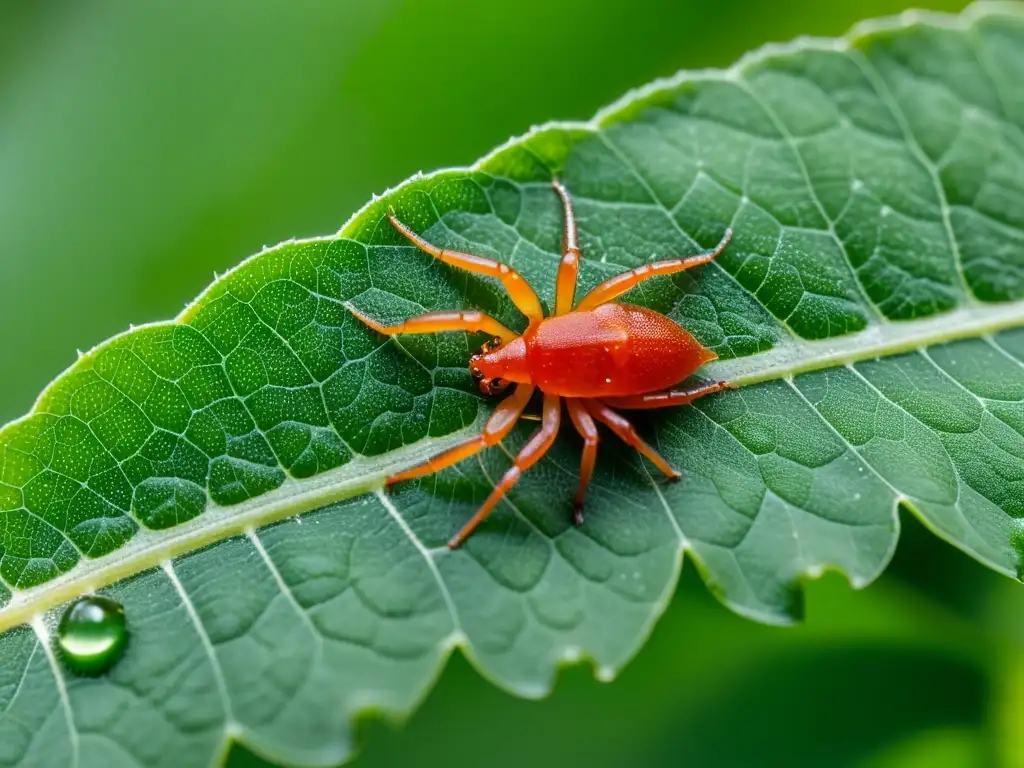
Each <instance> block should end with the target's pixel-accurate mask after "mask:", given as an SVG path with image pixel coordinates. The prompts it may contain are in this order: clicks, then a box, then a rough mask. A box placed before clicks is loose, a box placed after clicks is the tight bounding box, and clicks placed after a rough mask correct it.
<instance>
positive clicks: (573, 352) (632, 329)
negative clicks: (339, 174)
mask: <svg viewBox="0 0 1024 768" xmlns="http://www.w3.org/2000/svg"><path fill="white" fill-rule="evenodd" d="M552 186H553V187H554V190H555V192H556V193H557V194H558V197H559V198H560V200H561V203H562V207H563V209H564V216H565V226H564V230H563V246H562V260H561V262H560V264H559V267H558V277H557V278H556V282H555V312H554V314H553V315H552V316H550V317H544V312H543V310H542V309H541V305H540V300H539V299H538V298H537V294H536V293H535V292H534V290H533V288H531V287H530V284H529V283H527V282H526V280H524V279H523V277H522V276H521V275H520V274H519V273H518V272H516V271H515V270H514V269H512V268H511V267H509V266H507V265H505V264H502V263H500V262H497V261H494V260H492V259H488V258H484V257H482V256H474V255H472V254H469V253H459V252H458V251H450V250H448V249H446V248H438V247H437V246H435V245H431V244H430V243H428V242H426V241H425V240H424V239H423V238H421V237H420V236H419V235H417V234H416V233H415V232H413V231H412V230H410V229H409V228H408V227H407V226H406V225H405V224H403V223H402V222H400V221H399V220H398V219H397V218H396V217H395V213H394V210H393V209H390V208H389V209H388V219H390V221H391V223H392V224H393V225H394V226H395V228H396V229H397V230H398V231H399V232H401V233H402V235H404V236H405V237H406V238H407V239H409V240H410V241H411V242H412V243H413V244H414V245H416V246H417V247H418V248H420V249H421V250H423V251H425V252H426V253H429V254H430V255H431V256H434V257H435V258H438V259H440V260H441V261H443V262H444V263H446V264H450V265H451V266H453V267H460V268H462V269H465V270H467V271H469V272H473V273H475V274H478V275H485V276H487V277H495V278H497V279H498V280H500V281H501V283H502V284H503V285H504V287H505V290H506V291H507V292H508V295H509V298H511V299H512V301H513V303H515V305H516V307H518V308H519V311H520V312H522V313H523V314H524V315H526V317H527V318H528V319H529V321H530V322H529V326H528V327H527V329H526V331H525V332H524V333H523V334H522V335H521V336H520V335H518V334H516V333H515V332H513V331H511V330H510V329H508V328H506V327H505V326H504V325H502V324H501V323H499V322H498V321H497V320H495V319H494V318H492V317H489V316H487V315H485V314H483V313H482V312H474V311H466V312H430V313H427V314H425V315H420V316H418V317H413V318H410V319H409V320H406V321H405V322H402V323H399V324H398V325H391V326H384V325H381V324H380V323H378V322H376V321H374V320H372V319H370V318H369V317H366V316H365V315H363V314H362V313H361V312H359V311H358V310H356V309H355V308H354V307H353V306H352V305H351V304H348V303H346V307H347V308H348V310H349V311H350V312H352V314H353V315H355V316H356V317H357V318H359V320H361V321H362V322H363V323H365V324H366V325H368V326H369V327H370V328H372V329H374V330H375V331H377V332H379V333H383V334H385V335H387V336H392V335H394V334H397V333H436V332H439V331H467V332H484V333H488V334H493V335H494V340H493V341H490V342H487V343H486V344H484V345H483V347H482V348H481V350H480V352H478V353H477V354H475V355H473V356H472V357H470V359H469V370H470V372H471V373H472V374H473V377H474V378H476V379H477V380H478V381H479V383H480V389H481V391H482V392H484V393H485V394H488V395H492V394H496V393H498V392H501V391H503V390H505V389H506V388H507V387H509V386H510V385H512V384H516V385H518V386H516V388H515V391H513V393H512V394H511V395H509V396H508V397H507V398H505V400H503V401H502V402H501V403H500V404H499V405H498V406H497V408H496V409H495V410H494V413H493V414H492V415H491V417H490V419H488V421H487V424H486V426H485V427H484V430H483V433H482V434H481V435H479V436H477V437H472V438H470V439H468V440H466V441H465V442H463V443H460V444H459V445H456V446H455V447H454V448H451V449H449V450H448V451H445V452H444V453H441V454H440V455H438V456H435V457H433V458H431V459H428V460H427V461H426V462H425V463H424V464H421V465H420V466H418V467H414V468H412V469H408V470H406V471H404V472H400V473H398V474H397V475H393V476H391V477H389V478H388V479H387V484H388V485H392V484H394V483H397V482H399V481H401V480H409V479H411V478H414V477H421V476H423V475H427V474H430V473H432V472H436V471H438V470H440V469H442V468H444V467H447V466H450V465H452V464H455V463H457V462H459V461H462V460H463V459H465V458H467V457H469V456H472V455H473V454H475V453H477V452H478V451H481V450H483V449H484V448H488V447H490V446H493V445H496V444H498V443H499V442H500V441H501V440H502V439H504V437H505V436H506V435H508V433H509V432H510V431H511V430H512V427H513V426H514V425H515V423H516V421H518V419H519V417H520V416H522V414H523V409H524V408H525V407H526V404H527V403H528V402H529V400H530V398H531V396H532V395H533V393H534V390H537V389H539V390H540V391H541V392H542V393H543V395H544V405H543V416H542V417H541V427H540V429H538V430H537V432H536V433H534V435H533V436H532V437H531V438H530V439H529V441H528V442H527V443H526V445H525V446H523V449H522V450H521V451H520V452H519V455H518V456H516V458H515V462H514V464H513V466H512V467H511V468H510V469H509V470H508V471H507V472H506V473H505V475H504V477H502V479H501V482H500V483H498V484H497V485H496V486H495V488H494V490H493V491H492V492H491V494H490V496H488V497H487V500H486V501H485V502H484V503H483V506H481V507H480V509H479V510H478V511H477V513H476V514H475V515H474V516H473V517H472V519H471V520H470V521H469V522H468V523H466V525H465V526H464V527H463V528H462V530H460V531H459V532H458V533H457V534H456V535H455V536H454V537H453V538H452V539H451V541H449V542H448V546H449V548H451V549H454V548H455V547H457V546H458V545H459V544H461V543H462V542H463V541H465V539H466V537H468V536H469V535H470V534H471V533H472V532H473V529H475V528H476V527H477V526H478V525H479V524H480V523H481V522H482V521H483V520H484V518H486V517H487V516H488V515H489V514H490V513H491V510H492V509H494V506H495V505H496V504H497V503H498V502H499V501H500V500H501V498H502V497H503V496H504V495H505V494H506V493H507V492H508V490H509V489H510V488H511V487H512V486H513V485H514V484H515V483H516V481H517V480H519V478H520V476H521V475H522V473H523V472H525V471H526V470H527V469H529V468H530V467H532V466H533V465H534V464H536V463H537V461H539V460H540V458H541V457H542V456H543V455H544V454H545V453H546V452H547V451H548V449H549V448H550V447H551V446H552V444H553V443H554V441H555V436H556V435H557V433H558V428H559V424H560V421H561V410H562V407H561V402H562V400H563V399H564V400H565V405H566V408H567V409H568V411H569V418H570V419H571V420H572V423H573V426H575V427H576V430H577V431H578V432H579V433H580V435H581V436H582V437H583V460H582V465H581V468H580V483H579V490H578V491H577V492H576V502H575V505H574V508H573V523H574V524H575V525H580V524H581V523H582V522H583V499H584V496H585V495H586V492H587V484H588V483H589V482H590V476H591V473H592V472H593V470H594V461H595V459H596V458H597V441H598V433H597V425H596V424H595V423H594V422H595V420H596V421H600V422H602V423H604V424H606V425H607V426H608V427H609V428H610V429H611V431H612V432H614V433H615V434H616V435H618V436H619V437H620V438H621V439H622V440H623V441H625V442H626V443H627V444H628V445H630V446H632V447H633V448H635V449H636V450H638V451H639V452H640V453H641V454H643V455H644V456H646V457H647V458H648V459H650V460H651V461H652V462H653V463H654V465H655V466H656V467H657V468H658V469H660V470H661V471H662V472H664V473H665V474H666V475H667V476H668V477H670V478H671V479H673V480H676V479H678V478H679V477H680V475H679V473H678V472H676V471H675V470H674V469H672V467H670V466H669V465H668V462H666V461H665V459H663V458H662V457H661V456H660V455H659V454H658V453H657V452H656V451H655V450H654V449H653V448H651V446H650V445H648V444H647V443H646V442H644V440H642V439H641V438H640V436H639V435H638V434H637V433H636V430H635V429H634V427H633V425H632V424H630V422H629V421H628V420H626V418H624V417H623V416H622V415H620V414H619V413H616V411H615V410H613V409H614V408H625V409H650V408H664V407H666V406H673V405H684V404H686V403H689V402H691V401H693V400H695V399H696V398H698V397H702V396H704V395H708V394H711V393H712V392H718V391H719V390H721V389H724V388H727V387H728V388H732V385H731V384H729V382H727V381H713V382H706V383H702V384H700V385H699V386H695V387H692V388H690V389H671V387H673V386H675V385H676V384H678V383H679V382H681V381H683V380H684V379H686V378H687V377H688V376H689V375H690V374H691V373H693V372H694V371H696V370H697V369H698V368H699V367H700V366H702V365H703V364H704V363H706V362H708V361H710V360H714V359H715V358H716V357H718V355H716V354H715V353H714V352H712V351H711V350H709V349H706V348H705V347H703V346H702V345H701V344H700V342H699V341H697V340H696V339H695V338H694V337H693V336H691V335H690V334H689V333H688V332H687V331H686V330H684V329H683V328H680V327H679V326H678V325H677V324H676V323H674V322H673V321H672V320H670V319H669V318H667V317H665V316H664V315H662V314H660V313H658V312H654V311H653V310H650V309H647V308H645V307H638V306H634V305H631V304H619V303H616V302H614V301H613V299H615V298H616V297H618V296H620V295H622V294H623V293H625V292H626V291H628V290H629V289H630V288H633V287H635V286H636V285H638V284H640V283H642V282H643V281H644V280H647V279H649V278H652V277H655V276H656V275H671V274H673V273H675V272H681V271H683V270H684V269H690V268H691V267H697V266H700V265H701V264H707V263H708V262H709V261H711V260H712V259H714V258H715V257H716V256H718V255H719V254H720V253H722V251H724V250H725V247H726V246H727V245H728V243H729V239H730V238H731V236H732V229H728V230H726V232H725V236H724V237H723V238H722V241H721V242H720V243H719V244H718V246H717V247H716V248H715V250H714V251H712V252H711V253H706V254H700V255H697V256H690V257H687V258H684V259H669V260H668V261H658V262H654V263H652V264H644V265H642V266H639V267H637V268H636V269H631V270H629V271H628V272H623V273H622V274H619V275H615V276H614V277H610V278H608V279H607V280H605V281H604V282H603V283H601V284H600V285H598V286H597V287H596V288H594V289H593V290H592V291H590V293H588V294H587V295H586V296H585V297H584V298H583V300H582V301H580V303H579V304H577V305H576V308H575V309H574V308H573V299H574V297H575V293H576V275H577V272H578V270H579V263H580V257H581V255H580V246H579V238H578V236H577V232H576V217H575V214H574V213H573V206H572V199H571V197H570V195H569V192H568V191H567V190H566V188H565V187H564V186H563V185H562V184H561V183H559V182H558V181H557V180H555V181H553V182H552Z"/></svg>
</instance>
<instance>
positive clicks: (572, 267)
mask: <svg viewBox="0 0 1024 768" xmlns="http://www.w3.org/2000/svg"><path fill="white" fill-rule="evenodd" d="M551 186H552V187H554V188H555V192H557V193H558V196H559V197H560V198H561V199H562V208H563V209H564V212H565V228H564V230H563V231H562V261H561V263H560V264H559V265H558V278H557V279H556V281H555V314H556V315H564V314H565V313H566V312H572V300H573V298H575V296H576V275H577V273H578V272H579V269H580V239H579V235H577V233H576V214H575V213H574V212H573V210H572V198H570V197H569V190H567V189H566V188H565V187H563V186H562V184H561V183H560V182H559V181H558V180H557V179H555V180H554V181H552V182H551Z"/></svg>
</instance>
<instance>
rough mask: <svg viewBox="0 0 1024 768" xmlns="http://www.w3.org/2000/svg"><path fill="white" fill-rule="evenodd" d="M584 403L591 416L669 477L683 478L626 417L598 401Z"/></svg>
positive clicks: (584, 401)
mask: <svg viewBox="0 0 1024 768" xmlns="http://www.w3.org/2000/svg"><path fill="white" fill-rule="evenodd" d="M582 402H583V405H584V406H585V407H586V409H587V410H588V411H590V415H591V416H593V417H594V418H595V419H597V420H598V421H600V422H603V423H604V424H607V425H608V427H609V429H611V431H612V432H614V433H615V434H616V435H618V436H619V438H620V439H621V440H622V441H623V442H624V443H626V445H629V446H632V447H633V448H636V449H637V450H638V451H640V453H642V454H643V455H644V456H646V457H647V458H648V459H650V460H651V461H652V462H653V463H654V466H656V467H657V468H658V469H660V470H661V471H662V472H664V473H665V474H666V475H667V476H668V477H670V478H672V479H673V480H678V479H679V478H680V477H681V475H680V474H679V473H678V472H676V471H675V470H674V469H672V467H670V466H669V465H668V462H667V461H665V459H663V458H662V457H661V454H659V453H658V452H657V451H656V450H654V449H653V448H651V446H649V445H648V444H647V443H646V442H644V439H643V438H642V437H640V435H638V434H637V432H636V428H635V427H634V426H633V425H632V424H630V422H629V420H628V419H627V418H626V417H624V416H622V415H620V414H618V413H616V412H615V411H613V410H612V409H611V408H609V407H608V406H607V405H604V404H603V403H600V402H598V401H596V400H583V401H582Z"/></svg>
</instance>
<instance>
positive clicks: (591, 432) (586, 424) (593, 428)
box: [565, 399, 598, 525]
mask: <svg viewBox="0 0 1024 768" xmlns="http://www.w3.org/2000/svg"><path fill="white" fill-rule="evenodd" d="M565 405H566V408H568V409H569V418H571V419H572V423H573V426H574V427H576V431H577V432H579V433H580V437H582V438H583V458H582V460H581V461H580V486H579V490H577V491H576V502H575V503H574V504H573V509H572V523H573V525H582V524H583V499H584V497H585V496H586V495H587V486H588V485H589V484H590V476H591V475H592V474H593V473H594V462H595V461H596V460H597V441H598V435H597V425H596V424H595V423H594V419H593V418H592V417H591V416H590V414H589V413H587V409H586V408H584V407H583V404H582V403H580V401H579V400H573V399H567V400H566V401H565Z"/></svg>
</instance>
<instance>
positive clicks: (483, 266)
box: [388, 209, 544, 323]
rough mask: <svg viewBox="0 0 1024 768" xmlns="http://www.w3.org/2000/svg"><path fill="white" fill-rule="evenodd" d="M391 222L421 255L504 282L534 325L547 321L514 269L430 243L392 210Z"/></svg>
mask: <svg viewBox="0 0 1024 768" xmlns="http://www.w3.org/2000/svg"><path fill="white" fill-rule="evenodd" d="M388 219H389V220H390V221H391V223H392V224H393V225H394V227H395V229H397V230H398V231H399V232H401V233H402V235H404V236H405V238H406V239H407V240H409V242H411V243H412V244H413V245H415V246H416V247H417V248H419V249H420V250H421V251H424V252H425V253H429V254H430V255H431V256H433V257H434V258H436V259H440V260H441V261H443V262H444V263H445V264H450V265H451V266H453V267H459V268H460V269H464V270H466V271H467V272H472V273H473V274H476V275H484V276H486V277H494V278H497V279H498V280H500V281H501V284H502V285H504V286H505V290H506V291H508V296H509V298H510V299H512V303H513V304H515V305H516V306H517V307H518V308H519V311H520V312H522V313H523V314H524V315H526V317H527V318H529V320H530V322H531V323H534V322H537V321H540V320H543V319H544V310H543V309H542V308H541V306H540V299H538V298H537V294H536V293H535V292H534V290H533V288H531V287H530V284H529V283H528V282H526V280H524V279H523V276H522V275H520V274H519V273H518V272H516V271H515V270H514V269H512V268H511V267H509V266H507V265H505V264H502V263H501V262H500V261H495V260H494V259H488V258H486V257H484V256H474V255H473V254H471V253H462V252H460V251H449V250H448V249H447V248H438V247H437V246H436V245H433V244H431V243H428V242H427V241H426V240H424V239H423V238H422V237H420V236H419V235H417V234H416V233H415V232H413V231H412V230H411V229H409V228H408V227H407V226H405V224H403V223H402V222H400V221H399V220H398V218H397V217H396V216H395V212H394V211H392V210H390V209H389V210H388Z"/></svg>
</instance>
